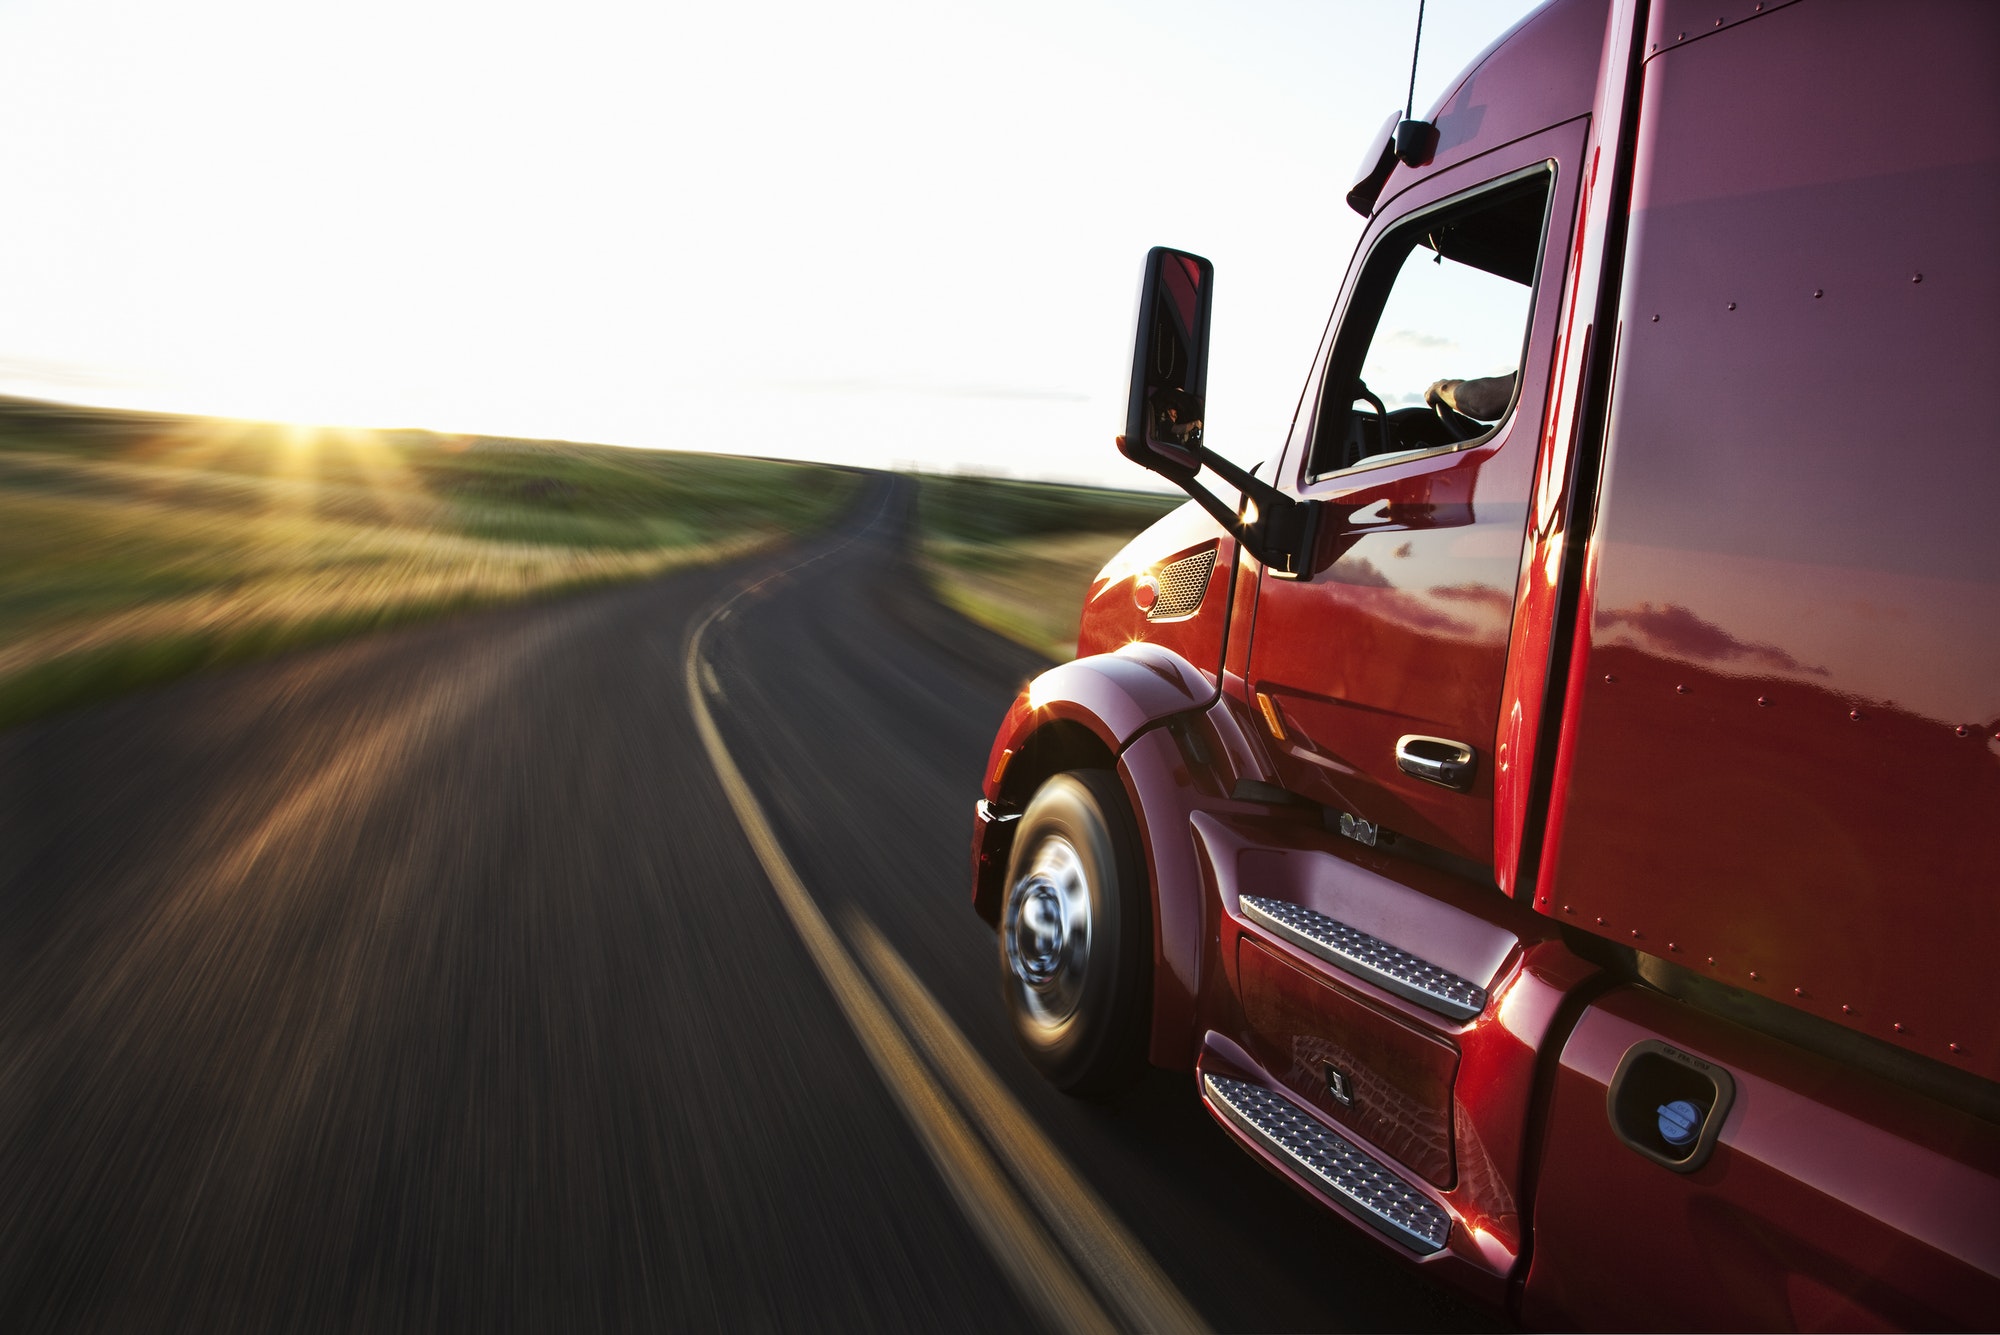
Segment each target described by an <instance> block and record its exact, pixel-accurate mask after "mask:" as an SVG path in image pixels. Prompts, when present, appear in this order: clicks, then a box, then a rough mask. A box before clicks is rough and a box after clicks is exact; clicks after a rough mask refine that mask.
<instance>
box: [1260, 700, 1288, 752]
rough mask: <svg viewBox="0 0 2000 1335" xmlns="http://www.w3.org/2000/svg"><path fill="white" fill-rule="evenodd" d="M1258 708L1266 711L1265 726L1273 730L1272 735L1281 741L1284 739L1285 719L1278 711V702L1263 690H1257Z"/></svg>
mask: <svg viewBox="0 0 2000 1335" xmlns="http://www.w3.org/2000/svg"><path fill="white" fill-rule="evenodd" d="M1257 708H1259V709H1261V710H1263V711H1264V726H1265V727H1267V728H1269V729H1270V730H1271V735H1272V736H1273V737H1275V738H1277V739H1278V740H1279V741H1281V742H1282V741H1284V740H1285V720H1284V717H1283V715H1281V714H1279V713H1278V702H1277V701H1276V700H1273V699H1272V698H1271V697H1270V696H1268V695H1266V694H1264V693H1263V692H1262V691H1259V692H1257Z"/></svg>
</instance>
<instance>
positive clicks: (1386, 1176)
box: [1202, 1075, 1451, 1256]
mask: <svg viewBox="0 0 2000 1335" xmlns="http://www.w3.org/2000/svg"><path fill="white" fill-rule="evenodd" d="M1202 1080H1203V1082H1204V1084H1205V1085H1206V1087H1207V1089H1208V1097H1209V1098H1210V1099H1211V1100H1213V1101H1214V1103H1215V1106H1216V1107H1218V1108H1220V1109H1222V1111H1223V1112H1224V1113H1226V1114H1227V1115H1228V1117H1229V1119H1230V1120H1231V1121H1232V1122H1235V1123H1236V1124H1237V1125H1238V1126H1240V1127H1242V1128H1243V1130H1244V1132H1245V1133H1247V1134H1248V1135H1249V1137H1250V1138H1251V1139H1252V1140H1254V1141H1256V1142H1257V1143H1258V1144H1259V1145H1262V1146H1263V1147H1264V1148H1265V1149H1267V1150H1269V1151H1270V1152H1271V1153H1273V1154H1275V1155H1277V1156H1278V1157H1279V1158H1280V1159H1285V1160H1289V1161H1290V1162H1292V1163H1294V1164H1297V1165H1298V1166H1299V1168H1300V1169H1302V1170H1303V1171H1304V1172H1305V1174H1306V1176H1307V1177H1308V1178H1310V1179H1311V1180H1312V1181H1314V1182H1316V1183H1318V1184H1319V1185H1320V1186H1321V1187H1323V1188H1324V1189H1325V1190H1326V1191H1327V1192H1328V1193H1330V1194H1331V1195H1332V1196H1333V1197H1334V1198H1335V1199H1336V1200H1338V1201H1340V1202H1342V1203H1343V1204H1345V1205H1348V1206H1350V1207H1352V1208H1353V1210H1354V1211H1355V1213H1357V1214H1359V1215H1360V1216H1361V1217H1362V1218H1363V1219H1365V1220H1366V1221H1367V1222H1369V1223H1370V1224H1373V1225H1374V1226H1375V1227H1376V1228H1378V1229H1380V1230H1381V1231H1382V1232H1384V1233H1387V1234H1388V1235H1389V1236H1390V1237H1392V1238H1394V1239H1395V1240H1396V1241H1398V1242H1400V1243H1402V1244H1403V1245H1404V1246H1405V1247H1408V1248H1410V1249H1411V1250H1412V1251H1415V1252H1418V1253H1420V1254H1422V1255H1425V1256H1428V1255H1430V1254H1431V1253H1432V1252H1438V1251H1443V1250H1444V1244H1445V1241H1446V1240H1447V1239H1448V1238H1450V1236H1451V1216H1450V1215H1449V1214H1446V1213H1445V1211H1444V1209H1443V1208H1442V1207H1440V1206H1439V1205H1438V1204H1437V1203H1436V1202H1435V1201H1433V1200H1431V1198H1430V1197H1428V1196H1426V1195H1424V1194H1423V1193H1422V1192H1420V1191H1418V1190H1417V1189H1416V1188H1415V1187H1412V1186H1411V1185H1410V1184H1409V1183H1407V1182H1405V1181H1404V1180H1403V1179H1402V1178H1400V1177H1398V1176H1397V1175H1396V1174H1395V1173H1394V1172H1392V1171H1390V1170H1389V1169H1388V1168H1386V1167H1384V1166H1383V1165H1382V1164H1381V1163H1380V1162H1378V1161H1377V1160H1376V1159H1375V1157H1374V1156H1373V1155H1371V1154H1369V1153H1368V1152H1367V1151H1365V1150H1361V1149H1357V1148H1356V1147H1355V1146H1353V1145H1350V1144H1349V1143H1348V1142H1347V1141H1345V1140H1343V1139H1341V1138H1340V1137H1339V1136H1337V1135H1335V1134H1334V1133H1333V1132H1332V1131H1329V1130H1328V1129H1327V1127H1326V1124H1325V1123H1323V1122H1321V1121H1320V1120H1319V1119H1318V1118H1316V1117H1313V1116H1312V1115H1310V1114H1309V1113H1307V1112H1306V1111H1305V1110H1304V1109H1303V1108H1301V1107H1299V1105H1298V1104H1296V1103H1294V1102H1292V1101H1291V1100H1290V1099H1288V1098H1286V1097H1285V1096H1284V1095H1283V1094H1279V1093H1275V1092H1273V1091H1272V1090H1268V1089H1264V1088H1261V1087H1259V1086H1257V1085H1251V1084H1246V1083H1244V1082H1243V1081H1241V1080H1231V1079H1230V1078H1229V1077H1227V1076H1220V1075H1203V1076H1202Z"/></svg>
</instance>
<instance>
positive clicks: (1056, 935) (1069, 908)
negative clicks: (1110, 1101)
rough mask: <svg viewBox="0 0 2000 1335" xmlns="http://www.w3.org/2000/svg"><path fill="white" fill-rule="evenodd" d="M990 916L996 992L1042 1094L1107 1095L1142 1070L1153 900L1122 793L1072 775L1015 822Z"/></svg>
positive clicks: (1095, 776)
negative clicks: (996, 953)
mask: <svg viewBox="0 0 2000 1335" xmlns="http://www.w3.org/2000/svg"><path fill="white" fill-rule="evenodd" d="M1005 885H1006V893H1005V895H1004V896H1003V898H1002V900H1001V905H1000V985H1001V993H1002V995H1003V996H1004V998H1005V999H1006V1004H1007V1015H1008V1018H1009V1019H1010V1020H1011V1021H1012V1022H1013V1026H1014V1036H1015V1038H1016V1039H1018V1040H1019V1041H1020V1044H1021V1048H1022V1051H1024V1052H1025V1053H1027V1055H1028V1060H1029V1061H1031V1062H1033V1063H1034V1064H1035V1067H1036V1069H1038V1070H1039V1071H1040V1072H1041V1073H1042V1075H1043V1076H1044V1077H1046V1078H1047V1079H1048V1081H1049V1083H1051V1084H1053V1085H1055V1086H1056V1087H1057V1088H1058V1089H1061V1090H1063V1091H1065V1092H1066V1093H1070V1094H1077V1095H1099V1096H1101V1095H1106V1094H1111V1093H1115V1092H1117V1091H1118V1090H1119V1089H1122V1088H1123V1087H1125V1086H1126V1085H1129V1084H1130V1083H1131V1082H1132V1081H1133V1080H1134V1079H1136V1078H1137V1077H1138V1075H1139V1073H1140V1072H1141V1071H1142V1070H1143V1069H1144V1068H1145V1050H1146V1039H1147V1033H1146V1021H1147V1016H1148V1012H1149V1011H1150V1009H1151V1002H1152V972H1153V930H1152V911H1151V910H1152V895H1151V893H1150V891H1149V890H1148V888H1147V884H1146V863H1145V858H1144V857H1143V856H1142V855H1141V853H1140V850H1139V836H1138V831H1137V828H1136V826H1135V825H1134V823H1133V820H1132V813H1131V809H1130V808H1129V807H1128V806H1127V805H1126V801H1125V791H1124V788H1123V786H1122V785H1121V784H1120V783H1119V782H1118V778H1117V776H1116V775H1114V774H1112V773H1111V772H1110V771H1108V770H1098V769H1085V770H1072V771H1069V772H1068V773H1064V774H1058V775H1056V776H1054V777H1053V778H1051V779H1049V780H1048V781H1047V782H1046V783H1044V784H1043V785H1042V786H1041V787H1040V788H1039V789H1038V790H1036V792H1035V795H1034V797H1033V799H1031V800H1030V801H1029V803H1028V808H1027V810H1026V811H1024V812H1023V813H1022V814H1021V827H1020V829H1019V831H1018V832H1017V833H1016V834H1015V836H1014V847H1013V853H1012V855H1011V856H1010V857H1009V858H1008V861H1007V879H1006V882H1005Z"/></svg>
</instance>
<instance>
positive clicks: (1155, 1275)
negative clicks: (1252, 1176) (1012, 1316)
mask: <svg viewBox="0 0 2000 1335" xmlns="http://www.w3.org/2000/svg"><path fill="white" fill-rule="evenodd" d="M847 920H848V936H849V937H850V938H851V939H853V940H854V941H855V943H856V945H857V946H858V948H859V950H860V953H861V957H862V959H863V960H864V961H865V962H866V963H867V965H868V968H869V971H870V972H871V973H873V974H874V976H875V981H876V984H877V986H879V987H881V988H882V990H883V991H884V992H886V993H887V994H888V997H889V1001H890V1004H892V1005H893V1006H895V1008H896V1010H897V1011H898V1012H900V1013H901V1015H902V1017H903V1023H904V1025H905V1026H907V1027H908V1029H909V1031H910V1033H911V1034H913V1035H914V1036H915V1038H916V1040H917V1042H918V1044H919V1045H920V1046H921V1047H922V1048H923V1049H924V1051H925V1052H926V1053H928V1054H929V1055H930V1059H931V1065H933V1066H934V1067H936V1068H937V1070H938V1071H939V1072H940V1073H941V1074H942V1075H943V1076H944V1078H945V1079H946V1080H947V1081H948V1082H949V1083H950V1084H951V1087H952V1089H953V1090H954V1091H956V1092H957V1094H958V1101H959V1103H960V1105H961V1106H963V1107H966V1108H969V1109H973V1110H975V1115H976V1116H977V1117H978V1118H979V1121H980V1125H981V1129H983V1130H984V1131H985V1132H986V1135H987V1139H988V1140H989V1141H990V1142H991V1143H992V1144H993V1147H994V1148H995V1149H996V1150H998V1151H999V1152H1000V1155H1001V1157H1002V1158H1004V1159H1005V1160H1006V1161H1007V1166H1008V1168H1010V1169H1011V1170H1012V1171H1013V1175H1014V1180H1015V1181H1016V1182H1019V1183H1020V1184H1021V1186H1022V1188H1023V1189H1024V1190H1025V1191H1026V1192H1027V1194H1028V1197H1029V1199H1030V1200H1032V1201H1033V1202H1034V1203H1035V1206H1036V1208H1037V1209H1039V1210H1040V1211H1041V1214H1042V1218H1043V1219H1045V1220H1047V1221H1048V1224H1049V1227H1050V1229H1051V1230H1052V1231H1053V1232H1054V1233H1055V1235H1056V1236H1057V1238H1059V1239H1060V1240H1061V1241H1062V1243H1063V1244H1064V1245H1065V1246H1066V1247H1067V1248H1068V1249H1069V1254H1070V1255H1071V1256H1072V1257H1073V1258H1075V1259H1076V1261H1077V1262H1078V1264H1079V1265H1080V1266H1081V1267H1082V1268H1083V1270H1084V1272H1085V1273H1086V1274H1087V1275H1089V1277H1090V1279H1091V1280H1092V1282H1093V1283H1095V1284H1096V1286H1097V1288H1098V1291H1099V1292H1101V1293H1103V1294H1104V1295H1105V1297H1106V1298H1108V1299H1109V1300H1110V1301H1111V1303H1112V1304H1113V1305H1114V1306H1115V1307H1117V1308H1118V1310H1119V1311H1120V1312H1122V1313H1123V1314H1124V1315H1125V1317H1126V1319H1127V1321H1128V1322H1129V1323H1130V1324H1131V1325H1132V1326H1133V1327H1135V1328H1136V1329H1139V1330H1145V1331H1155V1332H1169V1331H1178V1332H1189V1333H1190V1335H1191V1333H1192V1332H1196V1331H1201V1330H1204V1329H1206V1327H1205V1326H1203V1324H1202V1320H1201V1318H1200V1316H1198V1315H1196V1313H1195V1311H1194V1309H1193V1308H1192V1307H1190V1306H1188V1303H1187V1299H1185V1298H1183V1297H1182V1296H1181V1294H1180V1291H1179V1290H1178V1289H1176V1288H1175V1287H1174V1286H1173V1283H1172V1281H1170V1280H1169V1279H1168V1278H1167V1277H1166V1275H1164V1274H1163V1273H1161V1271H1160V1268H1159V1267H1158V1266H1157V1265H1155V1264H1154V1263H1153V1258H1152V1257H1151V1256H1149V1255H1148V1254H1147V1253H1146V1249H1145V1248H1144V1247H1142V1246H1141V1245H1140V1244H1139V1242H1138V1240H1137V1239H1136V1238H1134V1237H1133V1236H1132V1235H1131V1234H1130V1233H1129V1232H1128V1231H1127V1230H1126V1228H1125V1226H1124V1225H1123V1224H1122V1223H1121V1222H1119V1220H1118V1217H1117V1216H1116V1215H1114V1214H1113V1213H1112V1212H1111V1210H1110V1207H1108V1206H1106V1205H1105V1204H1104V1202H1103V1201H1102V1200H1101V1199H1099V1197H1098V1196H1097V1193H1095V1192H1093V1191H1092V1190H1091V1189H1090V1188H1089V1186H1087V1185H1086V1184H1085V1183H1084V1181H1083V1179H1082V1178H1081V1177H1079V1176H1078V1175H1077V1172H1076V1170H1075V1169H1074V1168H1072V1167H1070V1165H1069V1163H1068V1161H1067V1160H1065V1159H1064V1158H1063V1156H1062V1153H1061V1151H1059V1150H1057V1149H1056V1147H1055V1146H1054V1145H1052V1144H1051V1143H1050V1142H1049V1139H1048V1137H1047V1136H1044V1135H1043V1134H1042V1131H1041V1128H1040V1127H1038V1126H1036V1125H1035V1122H1034V1120H1033V1119H1032V1118H1030V1117H1029V1116H1028V1114H1027V1112H1026V1111H1025V1110H1024V1109H1023V1108H1022V1107H1021V1105H1020V1104H1019V1103H1018V1102H1017V1101H1016V1100H1015V1098H1014V1096H1013V1095H1012V1094H1010V1093H1008V1092H1007V1087H1006V1086H1005V1085H1003V1084H1001V1083H1000V1079H999V1077H998V1076H996V1075H994V1074H993V1070H992V1068H991V1067H989V1066H988V1065H987V1064H986V1063H985V1062H983V1061H981V1060H980V1058H979V1054H978V1053H976V1052H974V1051H973V1049H972V1044H971V1043H969V1042H967V1041H966V1038H965V1035H964V1034H963V1033H962V1032H960V1030H959V1028H958V1026H957V1025H955V1024H953V1023H952V1022H951V1019H950V1017H948V1016H947V1015H946V1014H945V1013H944V1010H943V1008H942V1007H940V1006H939V1005H938V1003H937V1000H936V998H934V997H932V996H931V994H930V991H929V990H928V989H927V988H925V987H924V985H923V983H922V982H920V981H919V980H918V978H917V976H916V974H915V973H913V972H912V971H911V969H910V966H909V965H908V964H905V963H904V962H903V957H902V956H900V955H898V954H897V953H896V952H895V950H894V948H892V947H891V946H890V945H889V943H888V942H887V941H885V940H883V939H882V934H881V933H880V932H879V931H877V930H876V927H875V924H874V923H872V922H870V921H869V920H868V917H867V915H865V914H863V913H862V912H861V911H860V910H859V909H854V910H851V911H850V912H849V913H848V915H847Z"/></svg>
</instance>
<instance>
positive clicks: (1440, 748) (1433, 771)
mask: <svg viewBox="0 0 2000 1335" xmlns="http://www.w3.org/2000/svg"><path fill="white" fill-rule="evenodd" d="M1475 762H1476V757H1475V756H1474V755H1473V751H1472V748H1471V747H1469V746H1467V745H1466V744H1465V743H1464V742H1454V741H1451V740H1449V739H1447V738H1444V737H1420V736H1418V735H1417V734H1416V733H1405V734H1404V735H1403V736H1401V737H1398V738H1397V739H1396V768H1397V769H1399V770H1401V771H1403V773H1405V774H1407V775H1409V776H1410V777H1411V778H1413V779H1422V780H1423V781H1424V782H1426V783H1434V784H1437V785H1438V786H1439V787H1441V788H1456V789H1458V790H1459V791H1461V792H1463V791H1464V790H1465V789H1467V788H1470V787H1471V786H1472V775H1473V771H1474V770H1475V769H1477V768H1478V766H1477V764H1476V763H1475Z"/></svg>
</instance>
